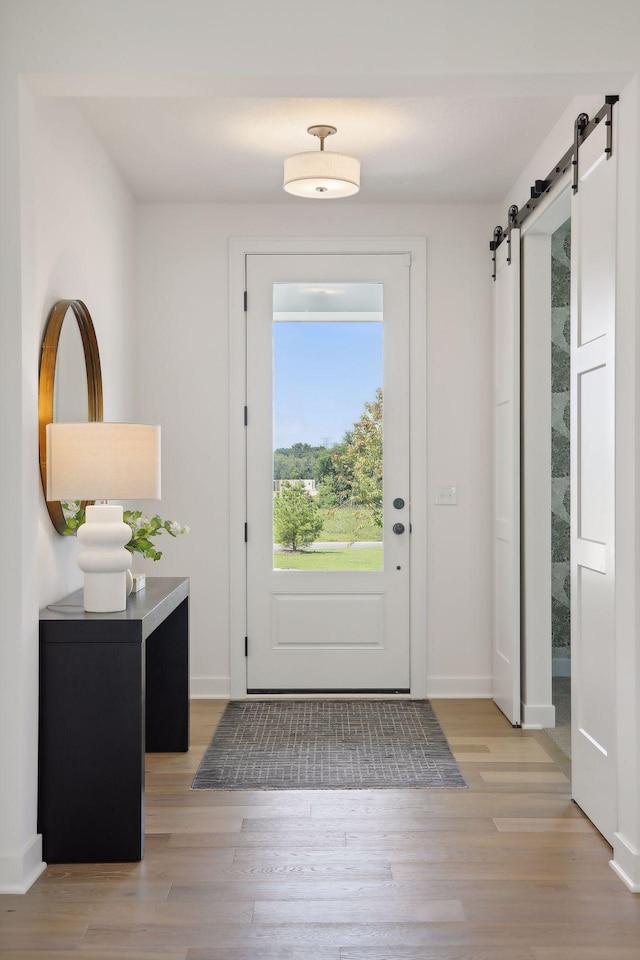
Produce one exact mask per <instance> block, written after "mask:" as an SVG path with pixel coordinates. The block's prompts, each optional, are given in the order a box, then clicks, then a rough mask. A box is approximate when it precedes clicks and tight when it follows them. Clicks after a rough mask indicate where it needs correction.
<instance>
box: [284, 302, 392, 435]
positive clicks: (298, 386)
mask: <svg viewBox="0 0 640 960" xmlns="http://www.w3.org/2000/svg"><path fill="white" fill-rule="evenodd" d="M273 372H274V379H273V382H274V388H273V392H274V398H273V399H274V410H273V432H274V444H273V445H274V449H276V448H278V447H290V446H291V445H292V444H294V443H298V442H300V443H309V444H311V446H320V444H325V443H327V440H328V443H329V445H331V444H332V443H338V442H339V441H340V440H342V437H343V435H344V433H345V431H346V430H350V429H351V427H352V426H353V424H354V422H355V421H356V420H358V419H359V417H360V414H361V413H362V411H363V410H364V404H365V401H367V400H373V399H374V398H375V392H376V390H377V388H378V387H381V386H382V323H375V322H363V323H359V322H358V323H353V322H351V323H348V322H347V323H344V322H342V323H341V322H333V321H321V322H318V323H316V322H313V321H310V322H309V321H304V322H292V323H288V322H278V323H274V324H273Z"/></svg>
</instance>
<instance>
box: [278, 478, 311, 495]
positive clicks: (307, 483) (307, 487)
mask: <svg viewBox="0 0 640 960" xmlns="http://www.w3.org/2000/svg"><path fill="white" fill-rule="evenodd" d="M283 483H290V484H292V485H293V484H294V483H302V484H304V488H305V490H306V491H307V492H308V493H310V494H311V496H312V497H315V495H316V493H317V492H318V488H317V487H316V482H315V480H313V479H311V480H274V481H273V492H274V493H280V490H281V489H282V484H283Z"/></svg>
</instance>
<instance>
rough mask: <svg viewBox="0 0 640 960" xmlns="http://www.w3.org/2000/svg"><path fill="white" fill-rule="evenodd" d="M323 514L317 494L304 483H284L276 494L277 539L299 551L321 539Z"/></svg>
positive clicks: (274, 525)
mask: <svg viewBox="0 0 640 960" xmlns="http://www.w3.org/2000/svg"><path fill="white" fill-rule="evenodd" d="M322 523H323V520H322V517H321V516H320V513H319V512H318V508H317V506H316V504H315V503H314V501H313V497H312V496H311V494H310V493H308V491H307V490H305V488H304V485H303V484H301V483H283V485H282V488H281V489H280V492H279V493H277V494H276V495H275V497H274V498H273V535H274V538H275V541H276V543H279V544H281V545H282V546H283V547H290V548H291V550H293V551H294V553H295V551H297V550H298V548H299V547H306V546H308V545H309V544H310V543H313V541H314V540H316V539H317V537H318V535H319V534H320V531H321V530H322Z"/></svg>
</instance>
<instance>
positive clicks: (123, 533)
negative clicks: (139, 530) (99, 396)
mask: <svg viewBox="0 0 640 960" xmlns="http://www.w3.org/2000/svg"><path fill="white" fill-rule="evenodd" d="M46 433H47V499H48V500H104V501H106V500H124V499H127V500H158V499H159V498H160V427H158V426H153V425H151V424H146V423H103V422H95V423H49V424H47V428H46ZM130 539H131V527H129V525H128V524H126V523H125V522H124V520H123V510H122V507H121V506H120V505H118V504H108V503H99V504H94V505H93V506H88V507H87V509H86V521H85V523H83V524H82V526H80V527H79V528H78V540H79V541H80V543H81V544H82V547H83V549H82V550H81V551H80V553H79V554H78V566H79V567H80V569H81V570H82V571H83V572H84V609H85V610H87V611H90V612H91V613H113V612H115V611H118V610H124V609H126V606H127V593H126V571H127V570H128V569H129V567H130V566H131V554H130V553H129V551H128V550H127V549H126V544H127V543H128V542H129V540H130Z"/></svg>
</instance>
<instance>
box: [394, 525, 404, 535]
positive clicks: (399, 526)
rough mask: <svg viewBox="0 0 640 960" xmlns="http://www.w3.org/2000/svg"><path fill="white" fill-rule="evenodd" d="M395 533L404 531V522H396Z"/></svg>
mask: <svg viewBox="0 0 640 960" xmlns="http://www.w3.org/2000/svg"><path fill="white" fill-rule="evenodd" d="M393 532H394V533H404V523H394V525H393Z"/></svg>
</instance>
